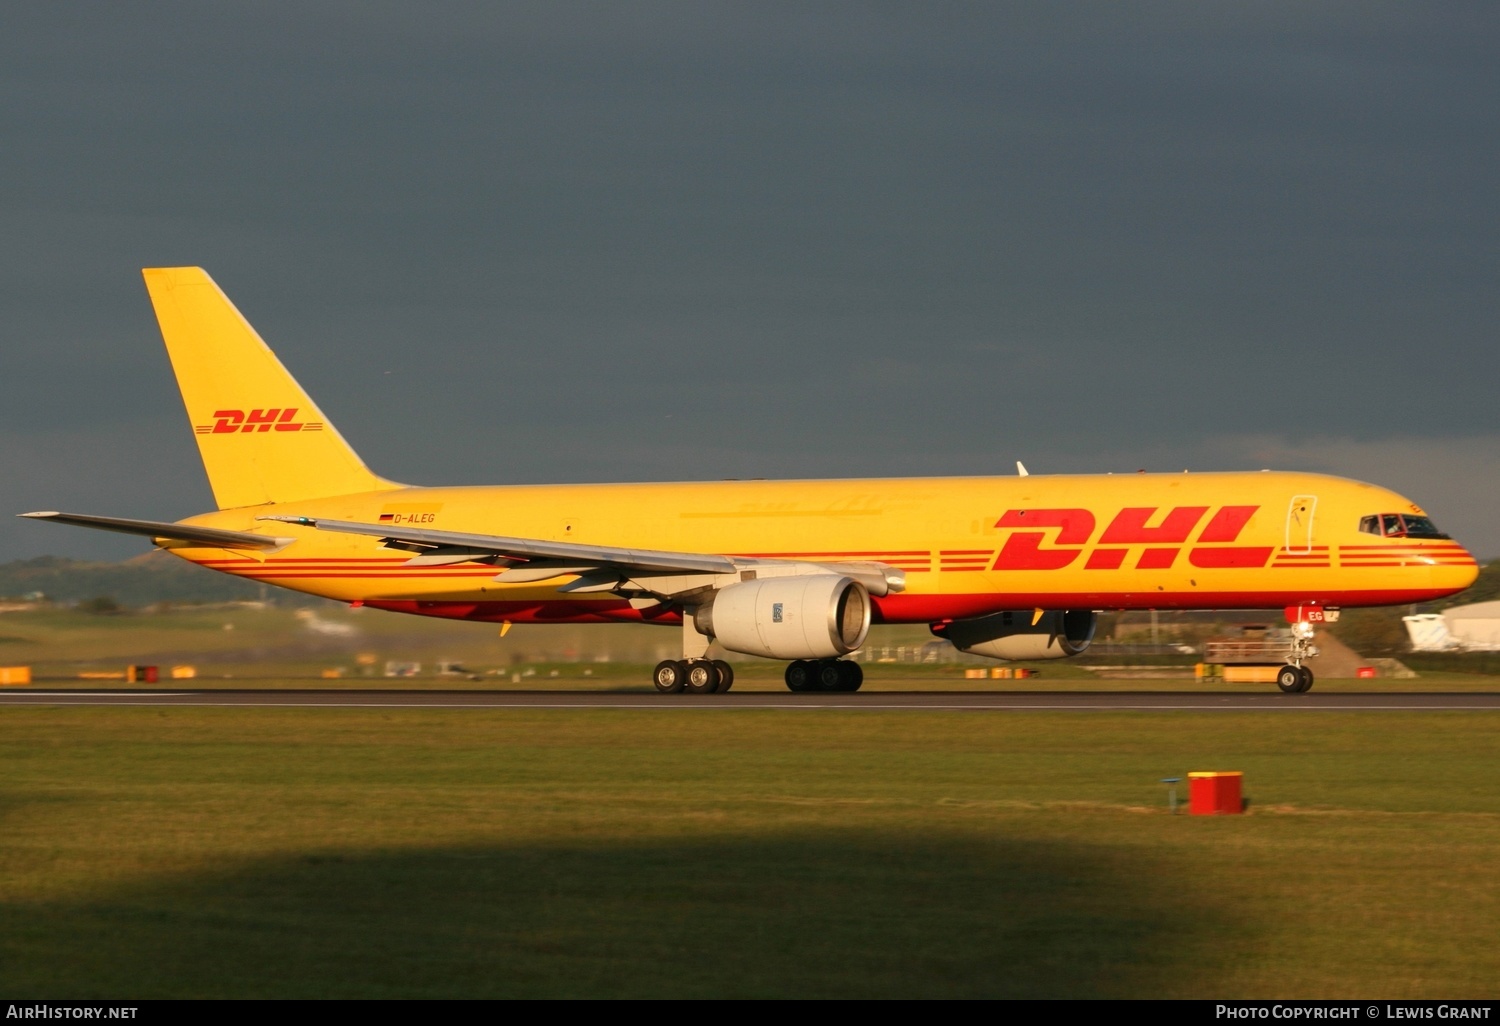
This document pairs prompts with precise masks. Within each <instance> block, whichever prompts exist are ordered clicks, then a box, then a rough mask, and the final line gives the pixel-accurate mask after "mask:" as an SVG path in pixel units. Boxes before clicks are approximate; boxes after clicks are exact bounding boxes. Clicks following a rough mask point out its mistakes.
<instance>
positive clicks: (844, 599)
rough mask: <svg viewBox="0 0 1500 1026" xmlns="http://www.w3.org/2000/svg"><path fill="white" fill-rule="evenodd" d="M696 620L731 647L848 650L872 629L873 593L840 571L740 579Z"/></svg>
mask: <svg viewBox="0 0 1500 1026" xmlns="http://www.w3.org/2000/svg"><path fill="white" fill-rule="evenodd" d="M693 622H694V625H695V626H696V627H697V628H698V630H699V631H700V632H702V633H703V634H708V635H711V636H712V637H714V638H715V639H716V640H717V641H718V642H719V644H720V645H723V646H724V647H725V648H727V649H729V650H730V651H732V652H743V653H745V654H746V655H758V656H767V657H769V658H772V659H827V658H830V657H832V656H841V655H847V654H848V653H850V652H853V651H854V650H855V649H856V648H858V647H859V646H860V645H863V644H864V643H865V636H866V635H867V634H869V633H870V593H869V592H868V591H866V590H865V586H864V585H863V584H860V583H859V582H858V581H856V580H854V579H852V578H849V577H843V576H840V575H838V574H804V575H802V576H798V577H765V578H762V579H760V580H756V581H741V582H740V583H739V584H731V585H730V586H729V587H727V588H722V589H720V590H719V591H718V592H717V593H715V595H714V598H713V601H712V602H708V603H704V604H703V605H701V606H699V607H698V608H697V609H696V610H695V611H694V613H693Z"/></svg>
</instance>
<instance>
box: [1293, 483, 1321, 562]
mask: <svg viewBox="0 0 1500 1026" xmlns="http://www.w3.org/2000/svg"><path fill="white" fill-rule="evenodd" d="M1317 509H1318V497H1317V496H1316V495H1294V496H1292V502H1291V505H1290V506H1288V507H1287V510H1286V551H1287V552H1288V553H1293V554H1306V553H1309V552H1311V551H1312V543H1313V515H1314V514H1315V513H1316V512H1317Z"/></svg>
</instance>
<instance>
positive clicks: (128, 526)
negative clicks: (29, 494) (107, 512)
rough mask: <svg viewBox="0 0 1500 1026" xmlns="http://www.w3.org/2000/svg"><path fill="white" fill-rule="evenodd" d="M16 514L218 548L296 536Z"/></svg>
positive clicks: (282, 542)
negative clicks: (283, 536)
mask: <svg viewBox="0 0 1500 1026" xmlns="http://www.w3.org/2000/svg"><path fill="white" fill-rule="evenodd" d="M16 515H17V516H22V517H26V518H28V519H31V520H43V521H46V522H48V523H53V524H72V525H74V526H75V527H92V528H96V529H97V530H100V531H118V532H120V533H121V534H138V535H142V536H143V537H146V538H166V539H169V540H171V541H181V542H189V543H192V544H194V545H211V546H214V547H216V548H221V549H279V548H282V547H283V546H286V545H290V544H291V543H292V542H293V541H295V540H296V539H295V538H276V537H272V536H271V535H266V534H252V533H251V532H249V531H224V530H220V529H219V528H216V527H193V526H191V525H189V524H171V523H165V522H163V521H159V520H126V519H124V518H122V517H96V516H89V515H86V514H83V513H58V512H55V511H49V512H42V513H18V514H16Z"/></svg>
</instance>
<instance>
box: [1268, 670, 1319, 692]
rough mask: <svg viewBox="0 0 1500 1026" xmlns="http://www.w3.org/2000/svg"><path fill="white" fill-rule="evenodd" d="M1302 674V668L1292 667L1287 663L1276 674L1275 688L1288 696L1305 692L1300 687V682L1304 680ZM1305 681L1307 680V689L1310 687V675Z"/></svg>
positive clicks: (1309, 674)
mask: <svg viewBox="0 0 1500 1026" xmlns="http://www.w3.org/2000/svg"><path fill="white" fill-rule="evenodd" d="M1303 672H1304V671H1303V669H1302V667H1300V666H1293V665H1291V664H1290V663H1288V664H1287V665H1286V666H1283V667H1282V668H1281V669H1280V670H1279V671H1278V672H1277V674H1276V686H1277V687H1278V688H1280V689H1281V690H1282V692H1283V693H1284V694H1288V695H1294V694H1296V693H1297V692H1299V691H1303V690H1305V689H1304V688H1303V686H1302V681H1303V680H1304V678H1303V676H1302V674H1303ZM1305 679H1306V680H1307V687H1312V674H1311V673H1308V675H1307V677H1306V678H1305Z"/></svg>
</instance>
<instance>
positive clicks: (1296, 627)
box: [1276, 606, 1326, 694]
mask: <svg viewBox="0 0 1500 1026" xmlns="http://www.w3.org/2000/svg"><path fill="white" fill-rule="evenodd" d="M1286 613H1287V619H1288V620H1289V621H1291V624H1292V645H1291V650H1290V651H1289V652H1288V653H1287V658H1286V662H1287V664H1286V665H1285V666H1283V667H1282V668H1281V671H1280V672H1279V673H1277V674H1276V686H1277V687H1278V688H1280V689H1281V690H1282V691H1283V692H1284V693H1286V694H1300V693H1301V692H1304V691H1310V690H1312V686H1313V672H1312V670H1310V669H1308V668H1307V667H1306V666H1303V665H1302V662H1303V660H1305V659H1307V658H1309V657H1311V656H1314V655H1317V654H1318V650H1317V649H1316V648H1314V647H1313V643H1312V640H1313V635H1314V634H1316V633H1317V628H1315V627H1314V626H1313V625H1312V620H1313V619H1314V618H1316V619H1319V620H1323V619H1325V615H1326V614H1325V611H1324V610H1322V609H1305V608H1304V607H1302V606H1288V607H1287V611H1286ZM1304 613H1305V614H1306V616H1305V617H1304Z"/></svg>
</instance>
